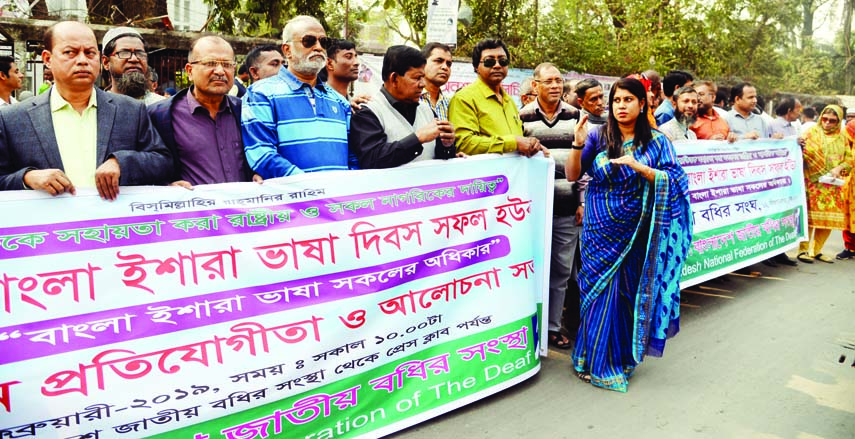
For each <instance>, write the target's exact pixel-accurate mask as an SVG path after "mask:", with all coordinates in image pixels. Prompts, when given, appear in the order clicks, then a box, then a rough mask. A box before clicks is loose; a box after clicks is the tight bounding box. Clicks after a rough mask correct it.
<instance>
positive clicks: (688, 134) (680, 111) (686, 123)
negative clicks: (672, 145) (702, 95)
mask: <svg viewBox="0 0 855 439" xmlns="http://www.w3.org/2000/svg"><path fill="white" fill-rule="evenodd" d="M670 99H671V103H672V104H673V106H674V118H673V119H671V120H669V121H668V122H665V123H664V124H662V126H660V127H659V131H662V132H663V133H664V134H665V135H666V136H668V138H669V139H671V141H672V142H681V141H684V140H696V139H697V138H698V136H696V135H695V132H694V131H692V130H690V129H689V127H691V126H692V125H693V124H694V123H695V118H696V117H695V116H696V115H697V112H698V92H697V91H695V89H694V88H692V87H689V86H686V87H680V88H679V89H677V91H675V92H674V94H673V95H671V98H670Z"/></svg>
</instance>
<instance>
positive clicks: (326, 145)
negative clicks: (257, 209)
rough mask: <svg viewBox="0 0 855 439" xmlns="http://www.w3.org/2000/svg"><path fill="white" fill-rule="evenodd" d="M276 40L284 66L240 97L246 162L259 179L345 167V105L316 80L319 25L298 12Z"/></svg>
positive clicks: (321, 38) (322, 40) (323, 40)
mask: <svg viewBox="0 0 855 439" xmlns="http://www.w3.org/2000/svg"><path fill="white" fill-rule="evenodd" d="M282 39H283V40H284V42H283V44H282V53H283V54H284V55H285V58H286V59H287V60H288V67H287V68H286V67H282V68H281V69H279V73H278V74H277V75H276V76H272V77H270V78H268V79H266V80H264V81H259V82H256V83H254V84H252V85H251V86H250V87H249V89H248V91H247V93H246V96H244V98H243V99H244V100H243V110H242V114H241V121H242V124H241V126H242V132H243V142H244V149H245V151H246V158H247V161H248V162H249V166H250V167H251V168H252V169H253V170H254V171H255V172H256V173H258V174H259V175H261V176H262V177H263V178H275V177H285V176H290V175H295V174H302V173H305V172H319V171H333V170H346V169H349V162H348V146H347V137H348V129H349V126H350V116H351V109H350V106H349V105H346V104H345V103H343V102H342V100H341V99H340V98H338V97H337V96H336V94H335V91H334V90H332V89H331V88H330V87H329V86H328V85H326V84H324V83H323V82H322V81H320V80H319V79H318V72H319V71H320V70H321V69H322V68H324V66H325V65H326V63H327V56H326V51H325V49H324V46H325V45H326V44H328V42H329V41H328V39H327V36H326V32H325V31H324V28H323V26H321V23H320V22H319V21H318V20H317V19H316V18H314V17H309V16H306V15H300V16H297V17H294V18H292V19H291V20H290V21H289V22H288V23H287V24H286V25H285V29H284V30H283V32H282Z"/></svg>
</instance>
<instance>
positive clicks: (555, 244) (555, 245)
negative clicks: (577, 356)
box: [548, 216, 582, 331]
mask: <svg viewBox="0 0 855 439" xmlns="http://www.w3.org/2000/svg"><path fill="white" fill-rule="evenodd" d="M581 230H582V228H581V227H578V226H576V217H574V216H553V217H552V257H551V265H550V269H549V310H548V313H549V328H548V329H549V330H550V331H558V330H560V329H561V314H562V311H563V310H564V295H565V293H566V291H567V281H568V280H570V278H571V277H573V278H575V277H576V264H575V257H576V246H577V245H578V242H579V232H580V231H581Z"/></svg>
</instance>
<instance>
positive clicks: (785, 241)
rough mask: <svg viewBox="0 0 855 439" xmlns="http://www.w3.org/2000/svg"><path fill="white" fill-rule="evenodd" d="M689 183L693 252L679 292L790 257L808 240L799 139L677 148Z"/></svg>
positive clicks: (690, 144)
mask: <svg viewBox="0 0 855 439" xmlns="http://www.w3.org/2000/svg"><path fill="white" fill-rule="evenodd" d="M675 146H676V149H677V155H678V158H679V161H680V164H681V165H682V166H683V169H685V171H686V174H688V176H689V191H690V192H689V196H690V202H691V204H692V215H693V217H694V222H695V226H694V234H693V236H692V238H693V242H692V247H691V248H690V250H689V256H688V258H687V259H686V263H685V265H684V267H683V277H682V280H681V282H680V286H681V287H684V288H685V287H689V286H692V285H695V284H698V283H701V282H703V281H705V280H708V279H712V278H714V277H718V276H721V275H722V274H725V273H729V272H731V271H734V270H736V269H738V268H741V267H745V266H747V265H750V264H754V263H756V262H760V261H762V260H764V259H767V258H769V257H771V256H774V255H776V254H779V253H782V252H784V251H787V250H790V249H792V248H794V247H795V246H797V245H798V242H799V241H802V240H805V239H807V211H806V209H805V187H804V180H803V175H804V173H803V171H802V153H801V150H800V149H799V146H798V145H797V144H796V142H795V140H793V139H788V140H750V141H741V142H737V143H733V144H728V143H725V142H712V141H706V140H702V141H693V142H678V143H676V144H675Z"/></svg>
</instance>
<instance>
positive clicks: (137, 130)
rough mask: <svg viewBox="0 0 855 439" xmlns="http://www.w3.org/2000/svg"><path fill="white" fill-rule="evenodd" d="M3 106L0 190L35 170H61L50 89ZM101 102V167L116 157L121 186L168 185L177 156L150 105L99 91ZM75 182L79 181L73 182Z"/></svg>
mask: <svg viewBox="0 0 855 439" xmlns="http://www.w3.org/2000/svg"><path fill="white" fill-rule="evenodd" d="M53 92H54V89H51V90H50V91H49V92H48V93H44V94H41V95H38V96H36V97H34V98H32V99H29V100H27V101H24V102H22V103H19V104H16V105H10V106H5V107H3V108H2V109H0V190H4V191H7V190H20V189H25V187H24V173H26V172H27V171H28V170H31V169H62V170H63V171H64V170H65V169H64V168H63V166H62V158H61V157H60V155H59V146H58V145H57V143H56V136H55V135H54V130H53V117H52V115H51V111H50V93H53ZM95 97H96V99H97V102H98V109H97V114H98V133H97V135H96V143H97V149H96V157H95V159H96V160H97V165H98V166H100V165H101V164H102V163H104V161H106V160H107V159H109V158H111V157H115V158H116V160H118V161H119V168H120V171H121V173H120V176H119V185H121V186H139V185H159V184H165V183H168V180H169V178H170V176H171V172H172V156H171V154H170V152H169V150H168V149H167V148H166V146H165V145H164V144H163V141H162V140H161V139H160V136H159V135H158V134H157V131H155V130H154V129H153V128H152V126H151V121H150V120H149V118H148V112H147V111H146V108H145V104H143V103H142V102H140V101H137V100H135V99H132V98H129V97H127V96H123V95H118V94H113V93H107V92H104V91H102V90H99V89H97V88H96V89H95ZM72 183H74V182H72Z"/></svg>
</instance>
